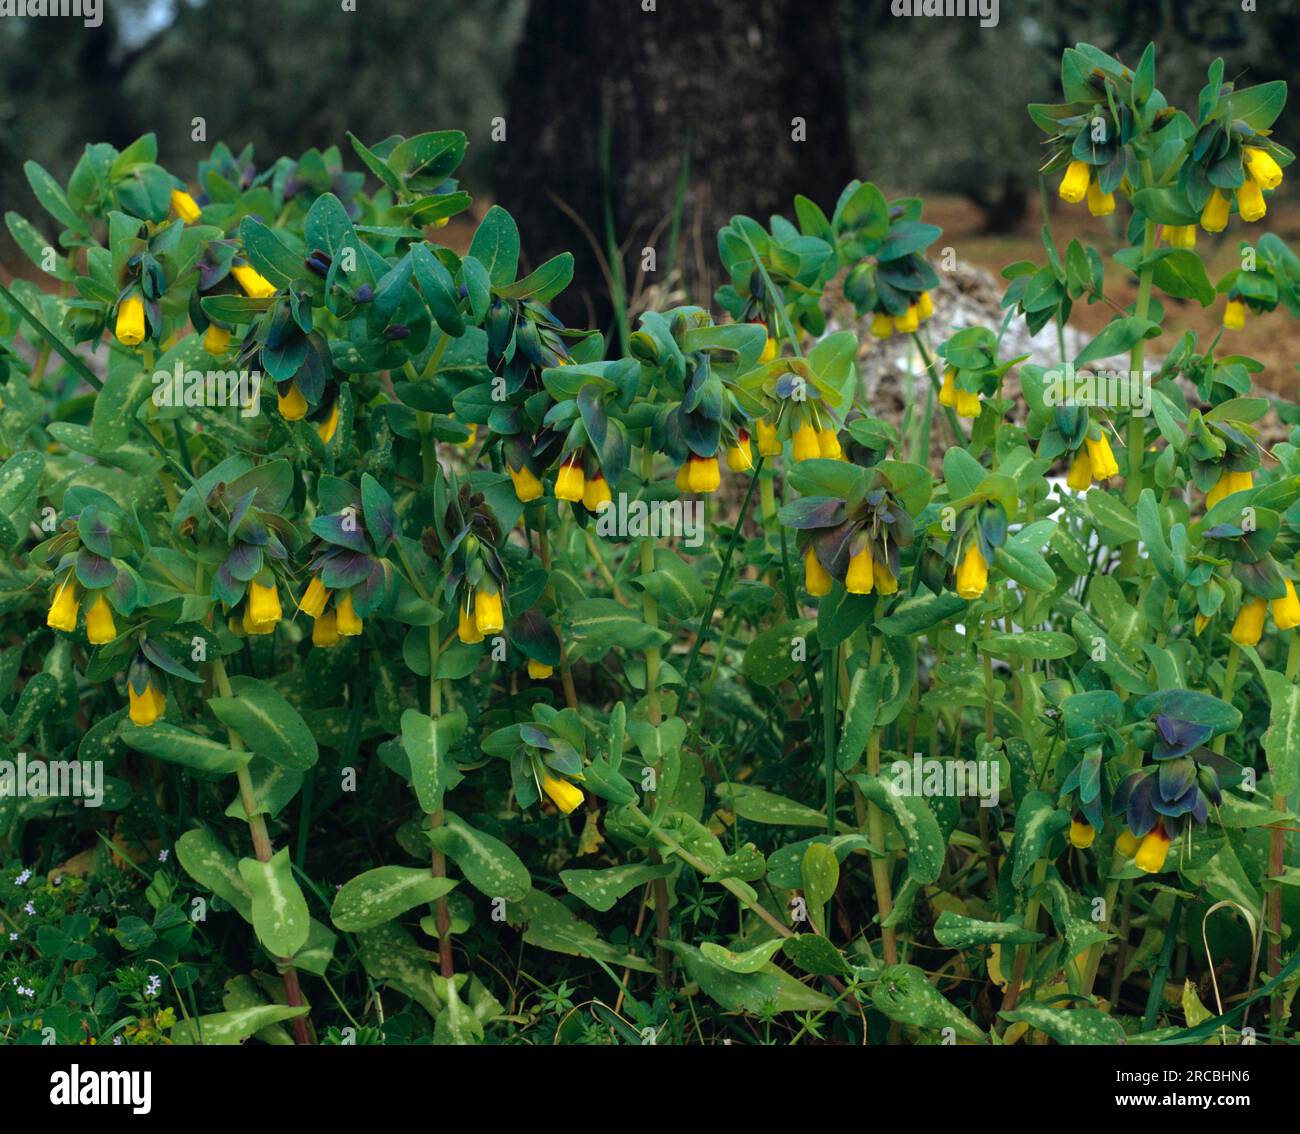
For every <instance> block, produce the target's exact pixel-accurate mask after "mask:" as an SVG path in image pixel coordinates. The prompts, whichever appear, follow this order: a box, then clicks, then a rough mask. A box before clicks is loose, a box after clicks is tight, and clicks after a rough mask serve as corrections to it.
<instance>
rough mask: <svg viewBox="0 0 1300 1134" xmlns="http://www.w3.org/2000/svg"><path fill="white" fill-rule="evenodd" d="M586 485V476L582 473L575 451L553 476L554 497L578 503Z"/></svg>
mask: <svg viewBox="0 0 1300 1134" xmlns="http://www.w3.org/2000/svg"><path fill="white" fill-rule="evenodd" d="M586 487H587V478H586V476H585V475H584V474H583V471H582V464H581V462H580V461H579V459H578V455H577V454H576V453H575V454H574V455H573V456H572V457H570V458H569V459H568V460H567V461H566V462H565V463H564V464H562V465H561V466H560V471H559V472H558V473H557V474H556V476H555V498H556V499H557V500H568V501H570V502H571V503H578V502H580V501H581V500H582V494H583V492H584V491H585V490H586Z"/></svg>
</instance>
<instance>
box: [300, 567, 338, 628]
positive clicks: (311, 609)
mask: <svg viewBox="0 0 1300 1134" xmlns="http://www.w3.org/2000/svg"><path fill="white" fill-rule="evenodd" d="M329 597H330V593H329V589H328V588H327V587H326V586H325V584H324V583H322V582H321V581H320V576H319V575H313V576H312V580H311V582H310V583H308V584H307V589H306V590H305V591H303V593H302V599H301V600H300V601H299V603H298V609H299V610H301V611H302V612H303V614H305V615H307V617H308V618H319V617H320V616H321V612H322V611H323V610H324V609H325V603H326V602H327V601H329Z"/></svg>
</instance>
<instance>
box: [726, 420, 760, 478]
mask: <svg viewBox="0 0 1300 1134" xmlns="http://www.w3.org/2000/svg"><path fill="white" fill-rule="evenodd" d="M753 467H754V450H753V449H752V448H751V446H750V444H749V434H748V433H746V432H745V431H744V430H743V429H742V430H741V431H740V433H739V434H738V435H737V437H736V443H735V444H734V445H732V446H731V447H730V448H728V449H727V468H729V469H730V470H731V471H732V472H749V470H750V469H752V468H753Z"/></svg>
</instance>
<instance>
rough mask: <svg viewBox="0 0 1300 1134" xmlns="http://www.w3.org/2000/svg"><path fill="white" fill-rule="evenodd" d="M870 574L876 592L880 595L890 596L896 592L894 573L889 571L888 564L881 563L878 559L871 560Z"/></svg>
mask: <svg viewBox="0 0 1300 1134" xmlns="http://www.w3.org/2000/svg"><path fill="white" fill-rule="evenodd" d="M871 572H872V574H873V575H874V576H875V580H876V592H877V593H878V594H882V595H892V594H895V593H897V591H898V580H897V579H895V578H894V573H893V572H892V571H891V570H890V569H889V564H888V563H881V562H880V560H879V559H873V560H872V562H871Z"/></svg>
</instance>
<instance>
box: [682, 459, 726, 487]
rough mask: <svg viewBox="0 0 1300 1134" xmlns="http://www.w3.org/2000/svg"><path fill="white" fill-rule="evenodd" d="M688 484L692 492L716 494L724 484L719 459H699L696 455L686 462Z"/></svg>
mask: <svg viewBox="0 0 1300 1134" xmlns="http://www.w3.org/2000/svg"><path fill="white" fill-rule="evenodd" d="M686 467H687V474H686V477H687V483H688V484H689V485H690V490H691V491H692V492H699V493H703V494H705V495H707V494H708V493H710V492H716V491H717V490H718V485H720V484H721V483H722V474H721V472H720V471H719V469H718V458H717V457H697V456H695V454H694V453H692V454H691V456H690V458H689V459H688V460H687V462H686Z"/></svg>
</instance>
